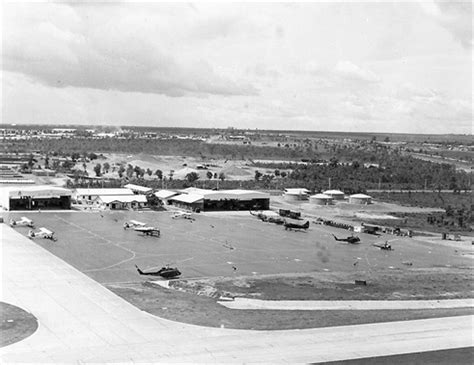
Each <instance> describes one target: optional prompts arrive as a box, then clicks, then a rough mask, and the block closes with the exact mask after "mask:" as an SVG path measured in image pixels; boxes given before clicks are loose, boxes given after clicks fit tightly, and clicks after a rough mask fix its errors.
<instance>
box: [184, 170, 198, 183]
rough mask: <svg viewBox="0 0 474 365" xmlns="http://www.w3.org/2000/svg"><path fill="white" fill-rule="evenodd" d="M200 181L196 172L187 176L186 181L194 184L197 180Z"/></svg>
mask: <svg viewBox="0 0 474 365" xmlns="http://www.w3.org/2000/svg"><path fill="white" fill-rule="evenodd" d="M198 179H199V175H198V174H197V173H196V172H194V171H193V172H190V173H189V174H187V175H186V180H187V181H188V182H189V183H190V184H192V183H193V182H195V181H196V180H198Z"/></svg>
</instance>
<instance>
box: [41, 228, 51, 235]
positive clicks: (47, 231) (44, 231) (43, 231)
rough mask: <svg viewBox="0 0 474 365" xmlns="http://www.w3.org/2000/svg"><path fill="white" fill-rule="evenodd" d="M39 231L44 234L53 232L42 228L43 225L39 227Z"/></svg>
mask: <svg viewBox="0 0 474 365" xmlns="http://www.w3.org/2000/svg"><path fill="white" fill-rule="evenodd" d="M40 232H41V233H44V234H47V235H51V234H53V233H54V232H52V231H50V230H49V229H47V228H44V227H41V228H40Z"/></svg>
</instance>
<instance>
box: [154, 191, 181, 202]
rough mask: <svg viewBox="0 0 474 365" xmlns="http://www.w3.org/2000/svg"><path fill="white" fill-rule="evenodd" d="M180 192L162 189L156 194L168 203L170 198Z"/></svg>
mask: <svg viewBox="0 0 474 365" xmlns="http://www.w3.org/2000/svg"><path fill="white" fill-rule="evenodd" d="M178 194H179V193H177V192H176V191H171V190H165V189H162V190H160V191H157V192H156V193H155V194H154V195H155V196H156V197H157V198H158V199H160V200H161V201H162V202H163V204H166V203H168V200H169V199H170V198H172V197H173V196H176V195H178Z"/></svg>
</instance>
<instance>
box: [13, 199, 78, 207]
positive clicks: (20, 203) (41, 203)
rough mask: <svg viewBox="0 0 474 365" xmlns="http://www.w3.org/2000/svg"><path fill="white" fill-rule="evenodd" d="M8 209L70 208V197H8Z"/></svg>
mask: <svg viewBox="0 0 474 365" xmlns="http://www.w3.org/2000/svg"><path fill="white" fill-rule="evenodd" d="M9 209H10V210H37V209H71V197H70V196H61V197H59V198H22V199H10V207H9Z"/></svg>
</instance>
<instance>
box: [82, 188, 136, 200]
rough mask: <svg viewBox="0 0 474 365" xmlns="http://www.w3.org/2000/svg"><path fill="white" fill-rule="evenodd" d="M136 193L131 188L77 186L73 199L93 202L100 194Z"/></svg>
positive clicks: (120, 194) (122, 194) (121, 194)
mask: <svg viewBox="0 0 474 365" xmlns="http://www.w3.org/2000/svg"><path fill="white" fill-rule="evenodd" d="M125 195H132V196H133V195H135V194H133V191H132V190H130V189H124V188H114V189H100V188H98V189H83V188H77V189H76V190H75V191H74V194H73V199H74V200H76V201H77V202H78V203H91V202H93V201H94V200H95V199H97V197H99V196H125Z"/></svg>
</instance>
